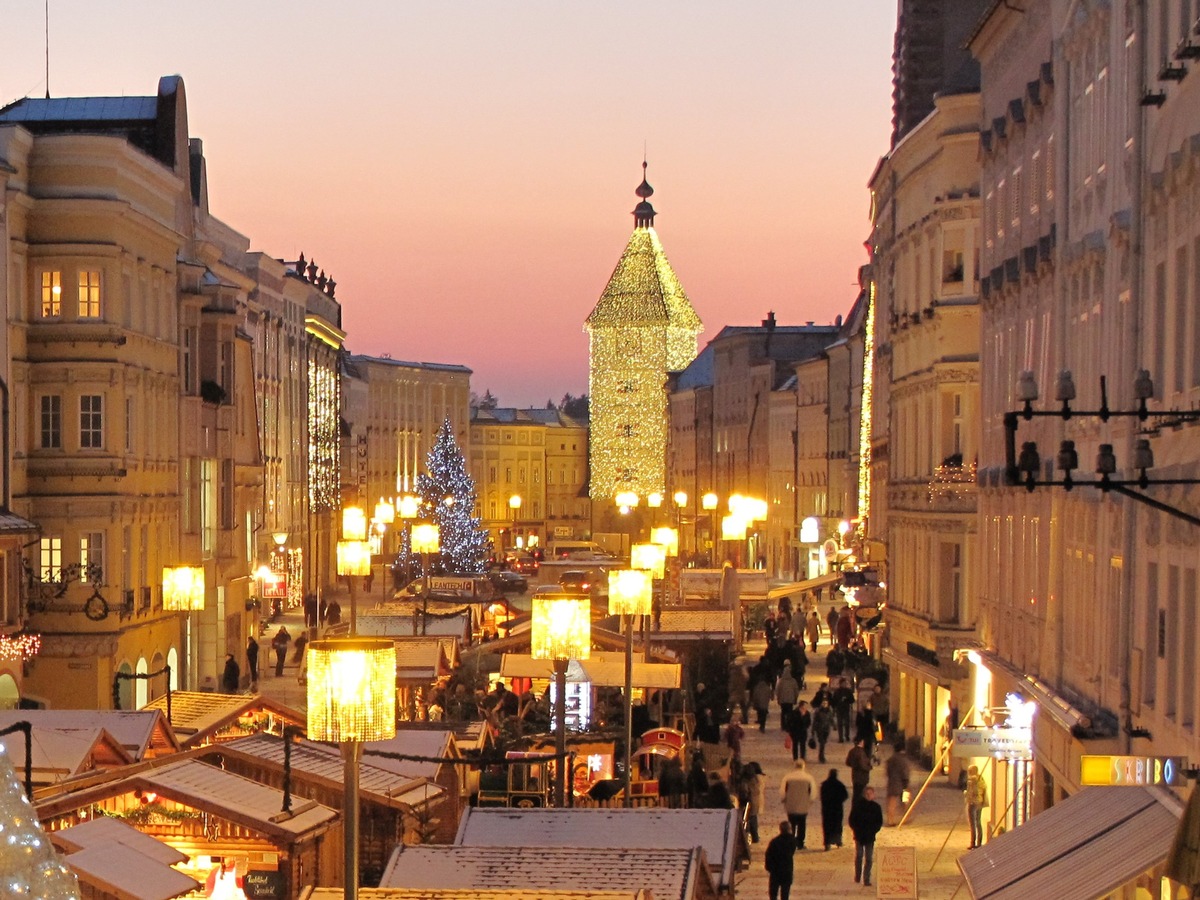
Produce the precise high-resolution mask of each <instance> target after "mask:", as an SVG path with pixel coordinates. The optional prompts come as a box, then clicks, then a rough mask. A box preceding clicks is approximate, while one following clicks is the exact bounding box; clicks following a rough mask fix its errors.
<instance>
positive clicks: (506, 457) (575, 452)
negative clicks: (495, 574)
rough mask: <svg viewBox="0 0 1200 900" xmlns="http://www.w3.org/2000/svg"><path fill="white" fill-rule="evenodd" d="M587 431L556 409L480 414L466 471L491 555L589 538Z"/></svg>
mask: <svg viewBox="0 0 1200 900" xmlns="http://www.w3.org/2000/svg"><path fill="white" fill-rule="evenodd" d="M587 448H588V429H587V426H586V425H585V424H583V423H582V422H579V421H577V420H576V419H573V418H571V417H570V416H567V415H565V414H564V413H561V412H559V411H558V410H555V409H514V408H511V407H499V408H492V409H485V408H475V409H473V410H472V411H471V448H470V451H469V456H468V460H469V462H468V466H469V469H470V472H471V477H472V478H474V479H475V489H476V495H477V498H478V507H477V512H476V515H478V516H479V518H480V519H481V520H482V521H481V525H482V527H483V528H485V529H487V532H488V535H489V539H490V540H491V542H492V552H493V555H496V556H499V555H500V554H502V553H504V552H506V551H510V550H516V549H523V550H528V549H531V548H534V547H542V548H543V549H544V548H545V547H546V545H547V544H549V543H550V542H551V541H553V540H555V539H560V540H562V539H566V540H570V539H583V538H589V537H591V500H590V498H589V497H588V496H587V484H588V481H587V475H588V458H587Z"/></svg>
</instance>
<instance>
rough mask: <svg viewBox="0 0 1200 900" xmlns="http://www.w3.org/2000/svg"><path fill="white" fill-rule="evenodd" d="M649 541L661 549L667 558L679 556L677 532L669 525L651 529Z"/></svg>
mask: <svg viewBox="0 0 1200 900" xmlns="http://www.w3.org/2000/svg"><path fill="white" fill-rule="evenodd" d="M650 540H651V542H653V543H655V544H658V545H659V546H660V547H662V548H663V551H664V552H665V553H666V555H667V556H678V555H679V531H678V530H677V529H675V528H672V527H671V526H670V525H663V526H661V527H659V528H651V529H650Z"/></svg>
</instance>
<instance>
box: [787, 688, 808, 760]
mask: <svg viewBox="0 0 1200 900" xmlns="http://www.w3.org/2000/svg"><path fill="white" fill-rule="evenodd" d="M810 728H812V713H811V712H809V711H808V704H807V703H805V702H804V701H803V700H801V701H800V702H799V703H798V704H797V705H796V708H795V709H794V710H793V711H792V714H791V715H790V716H788V724H787V733H788V737H790V738H791V739H792V762H795V761H796V760H797V759H808V747H807V741H808V732H809V729H810Z"/></svg>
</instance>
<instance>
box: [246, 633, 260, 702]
mask: <svg viewBox="0 0 1200 900" xmlns="http://www.w3.org/2000/svg"><path fill="white" fill-rule="evenodd" d="M246 671H247V672H249V673H250V690H252V691H257V690H258V641H256V640H255V639H254V635H250V636H249V637H248V638H246Z"/></svg>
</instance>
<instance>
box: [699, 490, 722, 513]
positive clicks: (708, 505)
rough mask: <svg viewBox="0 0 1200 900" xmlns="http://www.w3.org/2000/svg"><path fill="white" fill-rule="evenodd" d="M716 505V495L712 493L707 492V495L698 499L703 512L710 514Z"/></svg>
mask: <svg viewBox="0 0 1200 900" xmlns="http://www.w3.org/2000/svg"><path fill="white" fill-rule="evenodd" d="M717 503H718V498H717V495H716V494H714V493H713V492H712V491H709V492H708V493H707V494H705V495H704V496H703V497H701V498H700V507H701V508H702V509H703V510H704V511H705V512H712V511H713V510H714V509H716V508H717Z"/></svg>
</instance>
